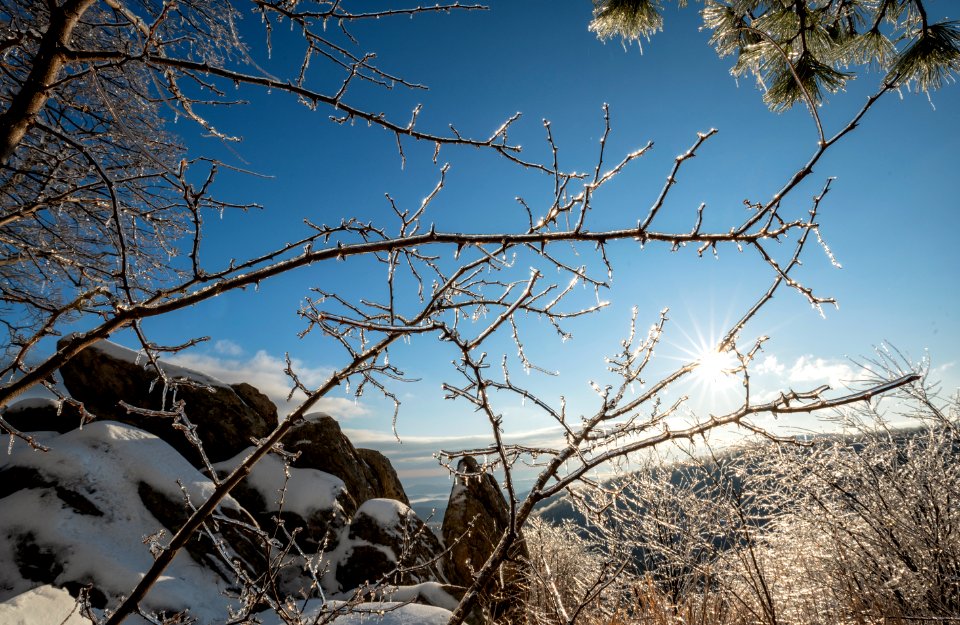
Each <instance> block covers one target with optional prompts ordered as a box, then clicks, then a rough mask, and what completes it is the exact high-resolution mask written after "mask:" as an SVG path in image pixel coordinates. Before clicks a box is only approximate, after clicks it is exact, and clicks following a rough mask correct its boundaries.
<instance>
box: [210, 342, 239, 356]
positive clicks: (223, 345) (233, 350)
mask: <svg viewBox="0 0 960 625" xmlns="http://www.w3.org/2000/svg"><path fill="white" fill-rule="evenodd" d="M213 351H215V352H217V353H218V354H223V355H224V356H234V357H236V356H241V355H242V354H243V348H242V347H240V346H239V345H237V344H236V343H234V342H233V341H228V340H220V341H217V342H216V343H214V344H213Z"/></svg>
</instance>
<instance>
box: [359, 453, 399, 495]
mask: <svg viewBox="0 0 960 625" xmlns="http://www.w3.org/2000/svg"><path fill="white" fill-rule="evenodd" d="M357 454H358V455H359V456H360V459H361V460H362V461H363V462H364V463H365V464H366V465H367V469H369V471H368V474H369V475H370V477H371V479H372V480H373V481H374V482H375V486H374V490H376V492H377V497H381V498H384V499H396V500H397V501H399V502H401V503H403V504H405V505H408V506H409V505H410V500H409V499H407V493H406V492H405V491H404V490H403V484H401V483H400V478H399V477H397V472H396V471H395V470H394V468H393V465H392V464H390V459H389V458H387V457H386V456H384V455H383V454H382V453H380V452H379V451H377V450H376V449H363V448H361V447H358V448H357Z"/></svg>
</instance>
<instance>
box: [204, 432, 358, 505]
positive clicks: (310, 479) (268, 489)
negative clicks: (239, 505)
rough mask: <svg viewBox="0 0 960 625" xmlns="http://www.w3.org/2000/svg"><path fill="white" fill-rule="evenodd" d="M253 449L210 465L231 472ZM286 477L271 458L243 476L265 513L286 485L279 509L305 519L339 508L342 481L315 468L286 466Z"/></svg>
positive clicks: (278, 463) (264, 460)
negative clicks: (265, 505)
mask: <svg viewBox="0 0 960 625" xmlns="http://www.w3.org/2000/svg"><path fill="white" fill-rule="evenodd" d="M253 450H254V448H253V447H248V448H247V449H245V450H244V451H243V452H241V453H239V454H237V455H236V456H234V457H233V458H231V459H230V460H224V461H223V462H218V463H217V464H215V465H213V467H214V468H215V469H217V470H218V471H232V470H233V469H235V468H236V467H237V466H238V465H240V463H241V462H243V461H244V460H245V459H246V458H247V457H248V456H249V455H250V454H251V453H252V452H253ZM287 471H289V475H290V478H289V479H286V474H285V473H284V464H283V461H282V460H281V459H280V458H278V457H276V456H273V455H269V454H268V455H266V456H264V457H263V458H261V459H260V461H259V462H257V464H255V465H254V466H253V469H252V470H251V472H250V475H249V476H248V477H247V484H248V485H249V486H251V487H253V488H254V489H255V490H256V491H257V492H258V493H260V496H261V497H263V500H264V501H265V502H266V504H267V510H269V511H270V512H276V511H277V510H279V509H280V491H281V490H282V489H283V488H284V486H286V489H287V492H286V493H284V497H283V509H284V510H286V511H288V512H293V513H296V514H299V515H300V516H301V517H303V518H307V517H308V516H310V514H312V513H313V512H315V511H318V510H330V509H337V510H338V511H339V512H340V513H341V514H343V513H344V512H343V509H342V508H341V506H340V503H339V502H338V501H337V496H338V495H340V493H341V492H343V491H344V490H346V486H345V485H344V483H343V480H341V479H340V478H338V477H336V476H333V475H330V474H329V473H324V472H323V471H319V470H317V469H298V468H296V467H289V468H288V469H287Z"/></svg>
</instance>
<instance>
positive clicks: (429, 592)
mask: <svg viewBox="0 0 960 625" xmlns="http://www.w3.org/2000/svg"><path fill="white" fill-rule="evenodd" d="M384 597H385V598H386V599H387V600H389V601H403V602H409V601H416V600H417V598H419V597H422V598H424V599H426V600H427V602H428V603H430V604H432V605H436V606H440V607H442V608H445V609H447V610H450V611H451V612H452V611H454V610H456V609H457V605H458V604H459V603H460V602H459V601H457V599H456V597H454V596H453V595H451V594H450V593H448V592H447V591H446V590H444V589H443V584H441V583H440V582H423V583H421V584H414V585H413V586H394V587H393V588H392V589H391V590H390V591H389V592H384Z"/></svg>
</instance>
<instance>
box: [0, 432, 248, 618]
mask: <svg viewBox="0 0 960 625" xmlns="http://www.w3.org/2000/svg"><path fill="white" fill-rule="evenodd" d="M48 443H49V445H50V447H51V449H50V451H48V452H44V453H41V452H36V451H34V450H32V449H29V448H24V447H21V448H20V449H19V450H15V451H14V453H13V454H11V455H10V456H8V457H5V458H2V459H0V460H2V461H0V469H5V468H8V467H11V466H20V467H29V468H33V469H36V470H37V471H38V472H40V473H41V474H42V475H43V476H44V477H45V479H47V480H48V481H51V482H53V483H55V484H56V485H57V486H59V487H61V488H62V489H65V490H67V491H70V492H72V493H77V494H79V495H81V496H82V497H83V498H85V499H86V500H87V501H88V502H89V503H91V504H93V505H94V506H95V507H96V509H98V510H99V511H100V512H102V515H97V514H96V513H95V512H94V513H91V512H90V511H89V510H87V511H86V513H84V512H83V511H81V510H78V509H76V507H75V506H71V505H68V504H67V503H65V501H64V500H63V499H61V497H58V495H57V493H56V491H55V490H54V488H34V489H26V490H20V491H17V492H15V493H13V494H12V495H10V496H8V497H6V498H5V499H4V500H3V505H2V506H0V601H3V600H7V599H10V598H11V597H14V596H16V595H18V594H20V593H22V592H25V591H27V590H29V589H31V588H33V587H35V586H37V585H38V584H37V582H36V581H30V580H28V579H24V577H23V576H22V575H21V573H20V570H19V569H18V567H17V564H16V560H17V559H18V554H17V549H18V545H20V546H21V547H20V548H22V545H24V544H26V543H29V542H32V543H34V544H35V545H36V547H35V548H30V549H32V551H31V550H30V549H28V551H27V553H29V554H30V557H31V558H33V559H36V557H38V556H37V553H38V551H37V548H39V553H40V554H44V553H45V554H53V555H54V556H55V560H56V562H57V563H59V565H61V566H62V571H61V572H60V573H59V574H58V575H57V576H56V579H55V580H54V583H56V584H63V583H65V582H68V581H79V582H87V581H90V580H95V581H96V586H97V587H98V588H99V589H100V590H102V591H104V592H105V593H107V594H108V595H114V596H116V595H120V594H126V593H129V592H130V590H131V589H132V587H133V585H134V584H136V581H137V580H138V579H139V578H140V576H141V574H142V573H143V572H144V571H146V570H147V569H148V568H149V567H150V565H151V564H152V562H153V557H152V556H151V555H150V552H149V550H148V547H147V546H146V545H145V544H144V537H145V536H148V535H150V534H153V533H154V532H155V531H157V529H159V528H161V527H162V526H161V524H160V522H159V521H158V520H157V519H156V518H154V516H153V515H151V514H150V512H149V511H148V510H147V509H146V508H145V507H144V506H143V504H142V502H141V500H140V496H139V494H138V492H137V488H138V483H139V482H141V481H142V482H144V483H146V484H148V485H149V486H150V487H151V488H153V489H154V490H156V491H157V492H160V493H163V494H164V495H166V496H167V497H169V498H170V499H171V500H173V501H181V500H182V497H183V495H182V492H181V490H180V487H179V486H178V485H177V480H178V479H179V480H180V481H181V483H182V484H183V485H184V487H185V489H186V490H187V492H188V493H189V494H190V497H191V498H192V500H193V502H194V503H195V504H197V505H199V503H200V502H202V501H203V500H205V499H206V498H207V497H208V496H209V495H210V494H211V493H212V492H213V484H212V483H211V482H210V481H209V480H207V479H206V478H205V477H204V476H203V475H202V474H200V473H199V472H198V471H197V470H196V469H194V468H193V467H192V466H191V465H190V464H189V463H188V462H187V461H186V460H185V459H184V458H183V457H182V456H181V455H180V454H178V453H177V452H176V451H175V450H174V449H173V448H172V447H170V446H169V445H167V443H165V442H164V441H162V440H160V439H159V438H157V437H156V436H154V435H152V434H149V433H147V432H144V431H142V430H139V429H137V428H134V427H132V426H128V425H122V424H119V423H114V422H110V421H97V422H94V423H91V424H89V425H87V426H86V427H85V428H84V429H83V430H73V431H71V432H68V433H66V434H63V435H61V436H58V437H55V438H52V439H50V440H49V441H48ZM225 507H236V503H235V502H233V500H228V501H227V502H225ZM28 535H29V536H32V538H31V539H30V540H25V539H24V537H25V536H28ZM169 537H170V532H169V531H168V532H167V534H166V536H165V537H164V542H165V541H166V540H169ZM24 557H25V556H23V555H22V554H21V559H23V558H24ZM46 557H48V558H49V555H48V556H46ZM222 590H223V582H222V580H221V579H220V578H219V577H218V576H216V575H215V574H214V573H213V572H211V571H209V570H207V569H204V568H201V567H200V566H198V565H197V564H196V563H195V562H194V561H193V560H192V559H191V558H190V557H189V556H188V555H187V554H186V553H180V554H179V555H178V556H177V557H176V558H175V559H174V562H173V564H172V565H171V566H170V568H168V569H167V572H166V573H165V575H164V576H163V577H162V578H161V579H160V581H159V582H158V583H157V584H156V585H155V586H154V589H153V590H152V591H151V592H150V594H149V595H148V596H147V599H146V601H145V602H144V604H145V606H147V607H152V606H156V607H157V608H163V609H167V610H170V609H176V610H181V609H186V608H190V609H191V612H192V613H193V614H194V615H195V616H197V617H198V618H199V619H200V621H201V622H205V623H206V622H213V621H214V620H216V619H217V618H222V617H223V615H224V614H225V613H226V605H227V603H228V600H227V599H225V598H224V597H222V596H221V591H222ZM0 621H2V620H0ZM38 622H39V621H38Z"/></svg>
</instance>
